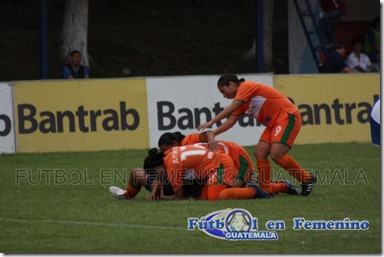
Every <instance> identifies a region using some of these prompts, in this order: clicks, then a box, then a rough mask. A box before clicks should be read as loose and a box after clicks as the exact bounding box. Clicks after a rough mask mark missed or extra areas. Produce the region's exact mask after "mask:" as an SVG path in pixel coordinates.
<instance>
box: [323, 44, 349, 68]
mask: <svg viewBox="0 0 384 257" xmlns="http://www.w3.org/2000/svg"><path fill="white" fill-rule="evenodd" d="M346 54H347V46H346V45H345V44H336V45H335V46H334V47H333V48H332V49H331V50H330V51H329V53H328V54H327V56H326V57H325V59H324V63H323V67H322V73H341V72H345V73H355V71H354V70H353V69H351V68H350V67H348V65H347V64H346V63H345V62H344V57H345V55H346Z"/></svg>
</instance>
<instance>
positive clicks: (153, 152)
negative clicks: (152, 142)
mask: <svg viewBox="0 0 384 257" xmlns="http://www.w3.org/2000/svg"><path fill="white" fill-rule="evenodd" d="M163 158H164V153H162V152H159V151H158V149H157V148H151V149H149V151H148V156H147V157H146V158H145V159H144V165H143V166H144V169H145V170H152V169H154V168H155V167H156V166H159V165H162V164H164V160H163Z"/></svg>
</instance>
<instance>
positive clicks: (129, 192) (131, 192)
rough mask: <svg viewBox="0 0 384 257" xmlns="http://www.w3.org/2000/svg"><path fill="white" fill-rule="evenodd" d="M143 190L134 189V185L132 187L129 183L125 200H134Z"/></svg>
mask: <svg viewBox="0 0 384 257" xmlns="http://www.w3.org/2000/svg"><path fill="white" fill-rule="evenodd" d="M140 190H141V188H138V189H137V188H134V187H132V185H130V184H129V183H128V185H127V192H125V198H127V199H131V198H134V197H135V196H136V195H137V194H138V193H139V192H140Z"/></svg>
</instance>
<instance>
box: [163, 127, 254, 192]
mask: <svg viewBox="0 0 384 257" xmlns="http://www.w3.org/2000/svg"><path fill="white" fill-rule="evenodd" d="M212 142H214V143H215V144H211V143H212ZM158 145H159V149H160V150H161V151H163V152H164V151H166V150H168V149H169V148H171V147H173V146H183V145H201V146H205V147H208V148H212V146H213V147H215V146H216V147H217V148H215V149H211V150H212V151H220V152H221V153H225V154H227V155H229V156H230V157H231V158H232V160H233V162H234V164H235V168H236V170H237V171H238V177H237V178H238V179H237V184H236V185H235V186H234V187H240V186H242V185H243V183H253V182H254V180H255V179H254V176H253V175H254V174H255V170H254V167H253V163H252V160H251V157H250V156H249V154H248V152H247V151H246V150H245V149H244V148H243V147H241V146H240V145H238V144H236V143H234V142H229V141H222V140H219V141H216V140H215V138H214V133H213V131H205V132H203V133H192V134H188V135H186V136H185V135H183V134H182V133H180V132H173V133H172V132H166V133H164V134H162V135H161V136H160V138H159V143H158Z"/></svg>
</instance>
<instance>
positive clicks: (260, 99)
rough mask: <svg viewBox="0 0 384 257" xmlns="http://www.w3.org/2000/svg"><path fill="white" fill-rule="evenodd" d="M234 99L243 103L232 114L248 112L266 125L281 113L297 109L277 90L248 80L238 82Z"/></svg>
mask: <svg viewBox="0 0 384 257" xmlns="http://www.w3.org/2000/svg"><path fill="white" fill-rule="evenodd" d="M234 101H240V102H242V103H243V105H242V106H241V107H240V108H238V109H237V110H236V111H235V112H234V113H233V115H242V114H244V113H245V112H248V114H249V115H250V116H252V117H254V118H255V119H257V120H258V121H259V122H261V123H262V124H264V125H265V126H267V127H272V126H273V125H274V124H275V122H276V121H278V120H279V119H280V117H281V115H282V114H287V113H290V114H292V113H294V112H296V111H297V108H296V106H295V105H294V104H293V103H292V102H291V101H289V99H288V98H287V97H286V96H284V95H283V94H282V93H280V92H279V91H278V90H276V89H274V88H272V87H270V86H268V85H265V84H262V83H258V82H254V81H249V80H247V81H244V82H242V83H241V84H240V86H239V87H238V89H237V93H236V96H235V97H234ZM284 117H286V115H285V116H284Z"/></svg>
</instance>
